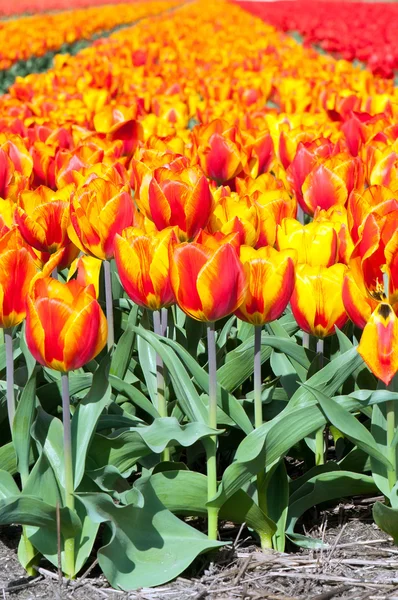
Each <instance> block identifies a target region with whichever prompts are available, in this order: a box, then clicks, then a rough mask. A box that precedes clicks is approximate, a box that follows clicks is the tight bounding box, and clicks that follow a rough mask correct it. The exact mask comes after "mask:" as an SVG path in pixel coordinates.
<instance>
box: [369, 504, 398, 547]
mask: <svg viewBox="0 0 398 600" xmlns="http://www.w3.org/2000/svg"><path fill="white" fill-rule="evenodd" d="M372 513H373V518H374V520H375V523H376V525H377V526H378V527H380V529H381V530H382V531H384V532H385V533H387V534H388V535H390V536H391V537H392V538H393V540H394V544H398V509H396V508H390V507H389V506H386V505H385V504H382V503H381V502H376V503H375V504H374V506H373V511H372Z"/></svg>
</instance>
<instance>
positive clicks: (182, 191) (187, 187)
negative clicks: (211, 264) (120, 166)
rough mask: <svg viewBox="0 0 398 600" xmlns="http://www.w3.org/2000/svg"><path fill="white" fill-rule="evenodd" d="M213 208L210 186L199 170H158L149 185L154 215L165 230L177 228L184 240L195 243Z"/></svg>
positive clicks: (158, 225) (151, 208) (156, 221)
mask: <svg viewBox="0 0 398 600" xmlns="http://www.w3.org/2000/svg"><path fill="white" fill-rule="evenodd" d="M212 208H213V198H212V195H211V193H210V188H209V183H208V181H207V179H206V177H205V176H204V174H203V173H202V171H201V170H200V169H199V168H197V167H190V168H187V169H181V170H180V171H177V172H173V171H171V170H170V169H167V168H164V167H161V168H159V169H156V171H155V172H154V177H153V178H152V180H151V182H150V184H149V209H150V216H151V219H152V220H153V222H154V223H155V225H156V227H157V228H158V229H159V230H161V229H165V228H166V227H170V226H171V227H173V226H177V227H178V228H179V236H180V237H181V239H183V240H191V239H192V238H193V237H195V235H196V234H197V233H198V232H199V230H200V229H203V228H204V227H205V226H206V225H207V222H208V220H209V217H210V214H211V211H212Z"/></svg>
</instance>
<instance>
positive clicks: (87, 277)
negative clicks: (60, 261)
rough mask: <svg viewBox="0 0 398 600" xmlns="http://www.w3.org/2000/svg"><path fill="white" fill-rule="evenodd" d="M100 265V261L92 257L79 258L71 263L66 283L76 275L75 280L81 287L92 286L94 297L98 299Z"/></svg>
mask: <svg viewBox="0 0 398 600" xmlns="http://www.w3.org/2000/svg"><path fill="white" fill-rule="evenodd" d="M101 265H102V261H101V260H99V259H98V258H94V257H93V256H80V257H79V258H77V259H76V260H74V261H73V262H72V264H71V266H70V269H69V273H68V279H67V281H69V280H70V279H72V277H73V276H74V275H76V277H75V279H76V281H77V283H78V284H79V285H81V286H82V287H87V286H88V285H90V284H93V286H94V289H95V294H96V297H97V298H98V295H99V278H100V272H101Z"/></svg>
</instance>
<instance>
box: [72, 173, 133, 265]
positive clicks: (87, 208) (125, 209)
mask: <svg viewBox="0 0 398 600" xmlns="http://www.w3.org/2000/svg"><path fill="white" fill-rule="evenodd" d="M133 217H134V203H133V199H132V197H131V196H130V194H128V193H127V192H126V191H125V190H124V188H120V187H118V186H116V185H114V184H113V183H111V182H110V181H106V180H105V179H101V178H99V177H97V178H95V179H92V180H91V181H90V182H89V183H87V184H86V185H84V186H83V187H82V188H80V189H78V190H76V192H75V193H74V194H73V195H72V198H71V204H70V225H69V227H68V233H69V237H70V238H71V240H72V241H73V242H74V243H75V245H76V246H77V247H78V248H80V250H82V252H84V253H85V254H89V255H91V256H94V258H100V259H101V260H109V259H111V258H113V255H114V243H115V236H116V234H117V233H119V234H120V233H121V232H122V231H123V229H125V228H126V227H129V226H130V225H131V224H132V222H133Z"/></svg>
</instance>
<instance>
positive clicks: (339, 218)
mask: <svg viewBox="0 0 398 600" xmlns="http://www.w3.org/2000/svg"><path fill="white" fill-rule="evenodd" d="M314 222H316V223H325V222H327V223H331V224H332V225H333V227H334V228H335V230H336V233H337V241H338V255H337V262H340V263H343V264H345V265H346V264H348V261H349V260H350V257H351V254H352V252H353V250H354V243H353V241H352V239H351V235H350V232H349V229H348V219H347V210H346V209H345V208H344V206H332V207H331V208H329V210H321V209H317V210H316V211H315V214H314Z"/></svg>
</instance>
